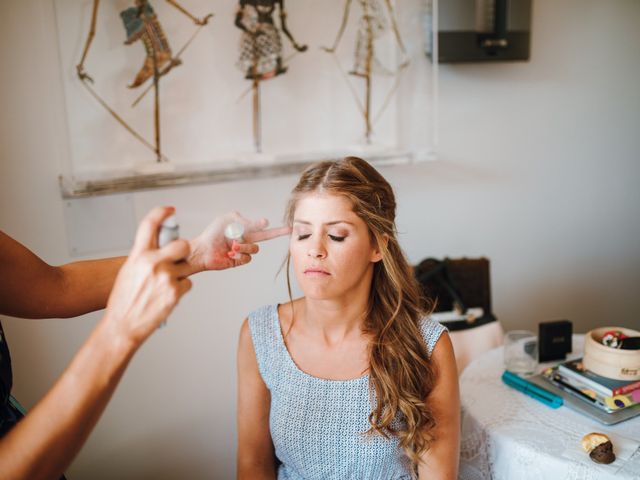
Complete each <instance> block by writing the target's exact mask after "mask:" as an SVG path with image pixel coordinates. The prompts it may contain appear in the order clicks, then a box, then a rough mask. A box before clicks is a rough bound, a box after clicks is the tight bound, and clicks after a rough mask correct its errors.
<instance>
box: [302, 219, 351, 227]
mask: <svg viewBox="0 0 640 480" xmlns="http://www.w3.org/2000/svg"><path fill="white" fill-rule="evenodd" d="M293 223H300V224H302V225H311V222H308V221H306V220H294V221H293ZM340 223H346V224H347V225H353V223H351V222H348V221H346V220H333V221H331V222H324V223H323V224H322V225H329V226H331V225H338V224H340Z"/></svg>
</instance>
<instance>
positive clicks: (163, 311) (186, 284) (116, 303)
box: [105, 207, 191, 345]
mask: <svg viewBox="0 0 640 480" xmlns="http://www.w3.org/2000/svg"><path fill="white" fill-rule="evenodd" d="M173 212H174V210H173V208H170V207H159V208H155V209H153V210H152V211H151V212H149V214H147V216H146V217H145V218H144V219H143V220H142V222H141V223H140V226H139V227H138V231H137V233H136V239H135V242H134V245H133V248H132V249H131V253H130V254H129V257H128V258H127V260H126V261H125V262H124V264H123V265H122V268H121V269H120V271H119V272H118V276H117V277H116V281H115V283H114V285H113V290H112V292H111V295H110V296H109V300H108V301H107V309H106V312H105V323H106V324H107V325H109V327H108V328H109V329H110V330H111V332H112V338H117V339H121V340H124V341H127V342H133V344H134V345H140V344H142V342H144V340H145V339H146V338H147V337H148V336H149V335H150V334H151V333H152V332H154V331H155V330H156V328H157V327H158V325H159V324H160V323H161V322H162V321H164V320H165V319H166V318H167V316H168V315H169V314H170V313H171V311H172V310H173V309H174V307H175V306H176V304H177V303H178V301H179V300H180V298H181V297H182V296H183V295H184V294H185V293H187V292H188V291H189V290H190V289H191V280H189V279H188V278H187V275H188V274H189V271H190V267H189V265H188V264H187V263H186V262H184V261H183V260H186V259H187V257H188V256H189V252H190V249H189V242H187V241H186V240H176V241H173V242H170V243H169V244H167V245H165V246H164V247H162V248H160V249H158V229H159V228H160V224H161V223H162V221H163V220H165V219H166V218H167V217H168V216H169V215H171V214H173Z"/></svg>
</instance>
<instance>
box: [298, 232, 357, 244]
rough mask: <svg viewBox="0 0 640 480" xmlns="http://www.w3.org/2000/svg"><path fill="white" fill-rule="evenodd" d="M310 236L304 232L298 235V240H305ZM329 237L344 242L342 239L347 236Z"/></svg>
mask: <svg viewBox="0 0 640 480" xmlns="http://www.w3.org/2000/svg"><path fill="white" fill-rule="evenodd" d="M310 236H311V234H310V233H307V234H304V235H298V240H306V239H307V238H309V237H310ZM329 238H330V239H331V240H333V241H334V242H344V239H345V238H347V237H346V236H342V237H341V236H339V235H329Z"/></svg>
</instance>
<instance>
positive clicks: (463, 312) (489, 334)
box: [415, 258, 503, 373]
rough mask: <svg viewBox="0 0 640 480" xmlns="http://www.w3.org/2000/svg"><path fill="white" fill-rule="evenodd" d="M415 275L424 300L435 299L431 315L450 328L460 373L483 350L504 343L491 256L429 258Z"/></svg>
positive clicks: (418, 268)
mask: <svg viewBox="0 0 640 480" xmlns="http://www.w3.org/2000/svg"><path fill="white" fill-rule="evenodd" d="M415 275H416V278H417V279H418V282H420V285H421V286H422V291H423V294H424V296H425V303H427V302H428V300H431V301H433V302H435V310H434V312H435V313H434V314H433V315H432V318H434V319H435V320H438V321H439V322H440V323H442V324H443V325H444V326H445V327H447V329H448V330H449V337H450V339H451V343H452V345H453V350H454V352H455V355H456V364H457V367H458V373H460V372H462V371H463V370H464V368H465V367H466V366H467V365H468V364H469V363H470V362H472V361H473V360H474V359H476V358H478V357H479V356H480V355H482V354H483V353H485V352H487V351H489V350H491V349H494V348H496V347H499V346H500V345H502V341H503V332H502V326H501V325H500V322H498V321H497V319H496V317H495V315H494V314H493V311H492V310H491V287H490V282H489V260H487V259H486V258H477V259H475V258H462V259H456V260H451V259H448V258H445V259H444V260H437V259H435V258H427V259H426V260H424V261H422V262H421V263H420V264H419V265H418V266H417V267H415ZM425 307H427V308H428V307H430V305H425ZM444 312H448V313H444ZM447 317H448V318H447Z"/></svg>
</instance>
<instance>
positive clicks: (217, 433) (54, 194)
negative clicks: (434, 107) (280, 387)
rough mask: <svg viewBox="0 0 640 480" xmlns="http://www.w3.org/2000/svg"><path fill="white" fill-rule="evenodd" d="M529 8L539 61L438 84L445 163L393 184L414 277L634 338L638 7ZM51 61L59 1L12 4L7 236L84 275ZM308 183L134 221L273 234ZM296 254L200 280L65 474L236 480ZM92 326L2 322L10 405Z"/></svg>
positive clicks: (139, 198) (7, 35)
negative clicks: (264, 220) (241, 402)
mask: <svg viewBox="0 0 640 480" xmlns="http://www.w3.org/2000/svg"><path fill="white" fill-rule="evenodd" d="M533 8H534V12H533V38H532V40H533V47H532V58H531V61H530V62H528V63H514V64H499V65H460V66H444V67H442V68H441V77H440V93H441V95H440V108H441V112H440V148H439V151H440V161H438V162H434V163H430V164H423V165H419V166H404V167H394V168H387V169H384V171H383V173H384V174H385V175H386V176H387V178H388V179H389V180H390V181H391V183H392V184H393V185H394V186H395V188H396V192H397V194H398V200H399V218H398V225H399V229H400V231H401V232H402V236H401V237H402V244H403V245H404V247H405V249H406V251H407V253H408V255H409V257H410V259H411V260H412V261H413V262H417V261H419V260H420V259H422V258H424V257H426V256H443V255H449V256H460V255H468V256H475V255H486V256H488V257H489V258H490V259H491V261H492V281H493V297H494V303H495V311H496V313H497V314H498V316H499V317H500V319H501V320H502V322H503V323H504V325H505V327H506V328H515V327H527V328H535V325H536V323H537V322H539V321H543V320H550V319H556V318H569V319H570V320H572V321H573V322H574V326H575V329H576V330H577V331H586V330H587V329H589V328H592V327H595V326H597V325H601V324H616V325H623V326H636V327H639V326H640V321H639V320H638V313H637V312H638V311H639V310H640V295H639V293H640V288H639V287H638V285H640V189H639V188H638V185H637V184H638V182H639V181H640V162H639V161H638V153H637V152H639V151H640V90H639V87H638V85H640V57H639V56H638V52H637V49H638V45H640V29H638V28H637V27H638V25H639V24H640V3H639V2H637V0H614V1H608V2H604V1H600V0H591V1H586V0H562V1H554V0H536V1H535V2H534V7H533ZM57 55H58V54H57V50H56V48H55V29H54V21H53V6H52V2H51V1H50V0H22V1H20V0H14V1H10V0H9V1H7V0H4V1H2V2H0V86H1V87H2V89H1V90H0V106H1V107H2V111H1V113H0V228H1V229H2V230H4V231H5V232H7V233H9V234H10V235H12V236H13V237H15V238H17V239H19V240H20V241H22V242H23V243H24V244H26V245H27V246H29V247H30V248H31V249H33V250H34V251H36V252H37V253H38V254H39V255H41V256H42V257H43V258H44V259H46V260H47V261H49V262H50V263H62V262H67V261H70V260H72V259H71V258H70V257H69V254H68V250H67V238H66V231H65V226H64V204H63V201H62V200H61V198H60V194H59V189H58V186H57V175H58V174H59V173H60V171H61V165H63V164H64V162H65V155H66V153H67V141H66V137H65V135H66V131H65V128H64V122H63V118H64V110H63V109H64V107H63V105H64V101H63V98H62V87H61V81H60V71H59V68H58V66H57V65H58V64H57ZM294 180H295V179H294V178H293V177H283V178H275V179H268V180H256V181H244V182H239V183H233V184H221V185H210V186H197V187H185V188H179V189H168V190H160V191H155V192H145V193H137V194H134V195H133V200H134V205H135V209H136V213H137V216H138V218H140V216H141V215H142V214H143V213H144V212H145V211H146V210H147V209H148V208H150V207H151V206H153V205H156V204H173V205H175V206H176V207H177V208H178V211H179V212H180V214H181V217H180V219H181V224H182V231H183V232H184V233H185V234H186V235H192V234H195V233H196V232H197V231H198V230H199V229H200V228H201V227H203V226H204V225H205V224H206V223H207V221H208V220H209V219H210V218H212V217H213V216H214V215H216V214H217V213H220V212H223V211H226V210H229V209H231V208H236V209H239V210H240V211H243V212H246V214H248V215H264V216H267V217H269V218H271V219H272V220H273V221H274V222H277V221H278V219H279V218H280V217H281V215H282V209H283V205H284V201H285V197H286V192H287V191H288V190H289V189H290V188H291V186H292V184H293V182H294ZM285 245H286V241H284V240H278V241H274V242H272V243H270V244H266V245H264V251H263V253H262V254H261V255H260V256H258V257H257V258H256V259H255V263H254V264H253V265H252V266H251V267H247V268H244V269H239V270H236V271H232V272H225V273H209V274H203V275H200V276H199V277H198V278H196V282H195V288H194V290H193V292H192V293H191V294H190V295H189V296H188V297H186V298H185V299H184V300H183V302H182V304H181V305H180V306H179V308H178V310H177V311H176V312H175V314H174V315H173V316H172V318H171V320H170V325H169V326H168V328H166V329H165V330H163V331H161V332H159V333H158V334H156V335H155V336H154V337H153V338H151V339H150V341H149V342H148V343H147V344H146V345H145V346H144V347H143V348H142V350H141V351H140V352H139V354H138V355H137V357H136V358H135V359H134V361H133V362H132V364H131V366H130V368H129V370H128V371H127V374H126V376H125V378H124V380H123V382H122V384H121V385H120V387H119V389H118V391H117V392H116V395H115V397H114V399H113V401H112V403H111V404H110V406H109V407H108V409H107V411H106V413H105V415H104V416H103V418H102V419H101V421H100V423H99V425H98V427H97V429H96V431H95V433H94V435H93V436H92V437H91V439H90V441H89V442H88V444H87V445H86V446H85V448H84V449H83V451H82V452H81V454H80V456H79V457H78V459H77V460H76V462H75V463H74V464H73V466H72V467H71V468H70V470H69V474H70V477H71V478H76V479H79V478H90V479H92V480H100V479H103V478H104V479H107V478H109V479H111V478H119V479H147V478H149V479H151V478H153V479H173V478H189V479H198V478H221V479H227V478H232V477H233V475H234V471H235V466H234V461H235V460H234V455H235V437H236V434H235V421H234V414H235V406H234V398H235V367H234V362H235V348H236V347H235V343H236V337H237V332H238V328H239V325H240V322H241V320H242V318H243V316H244V315H246V313H247V312H249V311H250V310H251V309H253V308H255V307H257V306H259V305H261V304H264V303H268V302H273V301H282V300H284V299H285V297H286V293H285V288H284V285H283V278H282V277H279V278H278V279H274V275H275V273H276V271H277V269H278V266H279V263H280V260H281V259H282V257H283V255H284V250H285ZM111 253H118V252H105V255H106V254H111ZM3 281H7V279H4V280H3ZM0 288H1V287H0ZM36 301H37V299H36ZM98 317H99V313H98V314H93V315H87V316H86V317H83V318H79V319H74V320H51V321H21V320H17V319H8V318H2V320H3V324H4V325H5V329H6V333H7V335H8V337H9V339H10V341H11V347H12V353H13V359H14V365H15V368H14V370H15V372H14V373H15V376H16V381H15V391H14V393H15V394H16V395H17V396H18V397H19V398H20V399H21V400H22V401H23V402H24V403H25V404H26V405H27V406H32V405H33V404H34V402H35V401H36V400H37V399H38V398H39V397H40V396H41V395H42V394H43V393H44V392H45V391H46V390H47V388H48V387H49V386H50V385H51V383H52V382H53V381H54V379H55V378H56V376H57V375H59V374H60V373H61V371H62V370H63V368H64V366H65V365H66V364H67V362H68V361H69V360H70V358H71V357H72V355H73V353H74V352H75V350H76V349H77V348H78V346H79V345H80V344H81V343H82V341H83V339H84V338H85V337H86V335H87V334H88V332H89V331H90V330H91V328H92V327H93V325H94V324H95V321H96V319H97V318H98Z"/></svg>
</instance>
